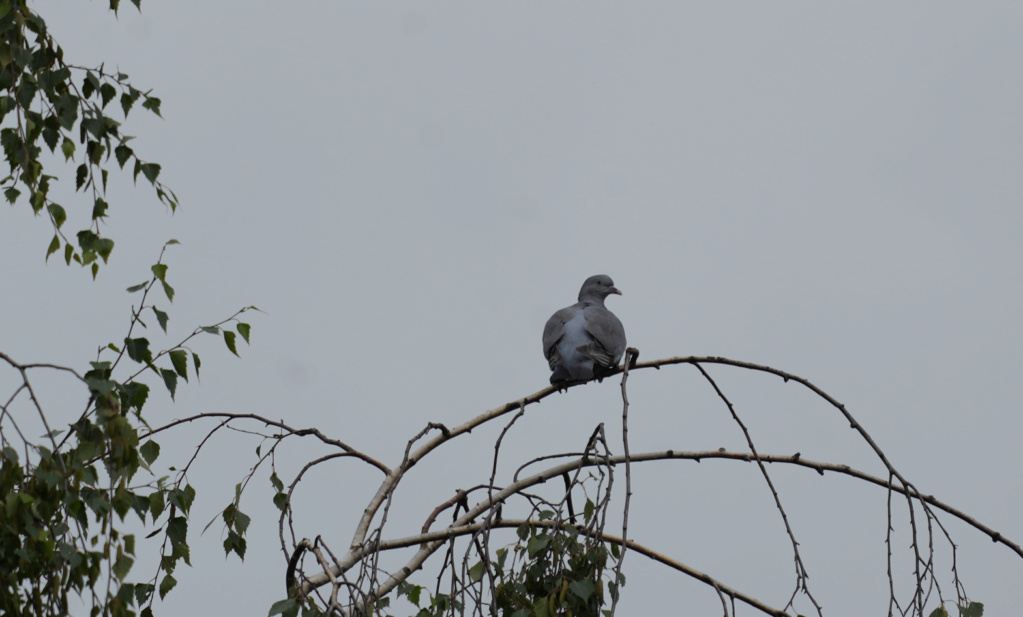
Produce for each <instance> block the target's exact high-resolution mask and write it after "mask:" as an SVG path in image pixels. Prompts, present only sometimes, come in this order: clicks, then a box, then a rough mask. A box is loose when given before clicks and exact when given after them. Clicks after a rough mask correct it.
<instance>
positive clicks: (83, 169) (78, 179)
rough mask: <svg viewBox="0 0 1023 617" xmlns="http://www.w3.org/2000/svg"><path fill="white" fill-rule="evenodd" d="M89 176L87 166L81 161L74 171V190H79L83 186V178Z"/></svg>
mask: <svg viewBox="0 0 1023 617" xmlns="http://www.w3.org/2000/svg"><path fill="white" fill-rule="evenodd" d="M88 177H89V166H88V165H86V164H85V163H82V164H81V165H79V166H78V170H77V171H76V172H75V190H76V191H78V190H81V188H82V187H83V186H85V180H86V179H87V178H88Z"/></svg>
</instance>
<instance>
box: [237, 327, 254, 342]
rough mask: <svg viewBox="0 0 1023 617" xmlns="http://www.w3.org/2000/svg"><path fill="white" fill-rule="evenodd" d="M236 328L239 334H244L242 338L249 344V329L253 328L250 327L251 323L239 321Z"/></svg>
mask: <svg viewBox="0 0 1023 617" xmlns="http://www.w3.org/2000/svg"><path fill="white" fill-rule="evenodd" d="M235 329H236V330H238V334H241V335H242V338H243V339H245V344H246V345H248V344H249V330H251V328H250V327H249V324H247V323H242V322H238V325H237V326H236V328H235Z"/></svg>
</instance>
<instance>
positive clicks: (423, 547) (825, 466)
mask: <svg viewBox="0 0 1023 617" xmlns="http://www.w3.org/2000/svg"><path fill="white" fill-rule="evenodd" d="M629 458H630V460H631V462H633V463H638V462H647V461H657V460H675V459H677V460H689V459H691V460H695V461H700V460H702V459H714V458H719V459H725V460H738V461H743V462H753V461H754V460H755V459H754V457H753V455H752V454H749V453H747V452H728V451H722V450H712V451H702V452H676V451H674V450H664V451H659V452H646V453H642V454H632V455H631V456H630V457H629ZM759 459H760V460H761V461H763V462H768V463H780V464H789V465H796V466H799V467H805V468H808V469H813V470H814V471H817V472H818V473H819V474H821V475H824V472H825V471H832V472H835V473H841V474H844V475H849V476H852V477H855V478H858V479H860V480H865V481H867V482H869V483H871V484H875V485H877V486H879V487H882V488H885V489H887V490H891V491H894V492H896V493H900V494H902V495H905V496H907V497H908V498H910V499H915V500H917V501H920V502H923V503H927V504H929V505H932V506H934V507H936V508H939V509H941V510H944V511H945V512H947V513H949V514H951V515H952V516H955V517H956V518H959V519H960V520H962V521H963V522H965V523H967V524H968V525H970V526H972V527H974V528H975V529H978V530H980V531H982V532H983V533H985V534H987V535H988V536H990V537H991V539H992V540H993V541H995V542H998V543H1001V544H1004V545H1005V546H1008V547H1009V548H1010V549H1012V550H1013V551H1014V552H1016V553H1017V554H1018V555H1019V556H1020V557H1023V549H1021V548H1020V546H1019V545H1018V544H1015V543H1013V542H1011V541H1009V540H1008V539H1006V538H1004V537H1003V536H1002V535H1001V534H1000V533H998V532H995V531H994V530H992V529H990V528H989V527H987V526H985V525H983V524H981V523H980V522H978V521H977V520H976V519H973V518H972V517H970V516H967V515H966V514H964V513H962V512H961V511H959V510H957V509H956V508H953V507H952V506H949V505H947V504H944V503H942V502H940V501H938V500H937V499H935V498H934V497H933V496H931V495H928V496H924V495H920V494H919V493H917V492H916V491H915V490H912V489H910V488H908V487H905V486H901V485H896V484H892V483H890V482H887V481H885V480H883V479H881V478H878V477H876V476H872V475H870V474H867V473H864V472H862V471H859V470H856V469H853V468H852V467H849V466H848V465H840V464H833V463H824V462H819V461H812V460H807V459H803V458H801V457H800V455H799V454H795V455H772V454H760V455H759ZM624 462H625V457H624V456H614V457H610V458H609V459H606V460H605V459H603V458H601V459H598V458H594V457H584V458H581V459H577V460H574V461H570V462H567V463H563V464H561V465H556V466H554V467H551V468H549V469H546V470H544V471H542V472H539V473H537V474H534V475H532V476H529V477H528V478H523V479H522V480H519V481H518V482H515V483H513V484H511V485H509V486H507V487H505V488H504V489H502V490H500V491H498V492H496V493H494V494H493V496H491V497H488V498H487V499H486V500H484V501H483V502H481V503H478V504H476V506H474V507H473V508H471V509H469V510H468V511H467V512H466V513H465V514H464V515H462V516H461V517H459V518H458V519H457V520H456V521H454V522H453V523H452V525H451V526H450V527H449V528H448V529H446V530H439V531H435V532H430V533H429V534H420V535H417V536H413V537H410V538H402V539H400V540H392V541H381V542H379V543H378V544H374V545H373V546H365V545H361V546H358V547H354V548H352V549H350V550H349V551H348V553H347V554H345V555H344V557H342V558H341V559H340V560H339V561H338V564H337V566H336V567H335V571H334V572H333V574H335V575H337V574H340V573H341V572H342V571H346V570H348V569H350V568H352V567H353V566H355V565H356V564H357V563H359V561H361V560H362V559H363V557H365V556H367V555H368V554H370V553H372V552H376V551H379V550H387V549H391V548H399V547H402V546H411V545H414V544H418V545H420V548H419V550H418V551H417V552H416V553H415V554H414V555H413V556H412V557H411V558H410V559H409V560H408V561H407V562H406V564H405V566H404V567H402V568H401V569H400V570H399V571H398V572H396V573H395V574H392V575H391V576H390V577H388V579H387V580H385V581H384V582H383V583H382V584H381V585H380V586H379V587H378V588H377V589H376V590H374V591H373V592H371V593H370V594H367V597H368V598H371V599H374V598H379V597H383V596H384V595H386V594H388V593H390V591H391V590H393V589H394V588H395V587H396V586H397V585H398V583H400V582H402V581H404V580H406V579H407V578H408V576H410V575H411V574H412V573H413V572H415V571H416V570H418V569H419V568H420V567H422V565H423V563H424V562H425V561H426V559H427V558H428V557H429V556H430V555H431V554H433V553H434V552H436V551H437V550H438V549H439V548H440V547H441V546H442V545H443V544H444V542H445V540H446V539H447V538H448V537H449V536H448V534H449V533H450V530H451V529H458V528H460V527H463V526H466V525H470V524H471V523H472V522H473V521H474V520H475V519H476V518H478V517H479V516H480V515H481V514H483V513H484V512H486V511H487V510H489V509H490V508H492V507H495V506H497V505H498V504H500V503H503V501H504V500H505V499H507V498H509V497H511V496H512V495H515V494H517V493H519V492H521V491H522V490H523V489H525V488H528V487H530V486H533V485H536V484H542V483H544V482H546V481H547V480H549V479H551V478H555V477H557V476H560V475H561V474H563V473H566V472H569V471H572V470H574V469H577V468H581V467H589V466H596V465H606V464H608V463H610V464H612V465H616V464H622V463H624ZM424 538H435V539H432V540H424ZM328 582H329V578H328V576H327V575H326V574H318V575H316V576H312V577H310V578H308V579H307V580H306V582H305V583H303V584H302V585H301V588H300V593H302V594H308V593H309V592H310V591H311V590H312V589H314V588H316V587H319V586H321V585H324V584H326V583H328ZM779 614H782V615H784V614H785V613H779Z"/></svg>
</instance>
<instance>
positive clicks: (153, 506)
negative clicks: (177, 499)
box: [149, 491, 164, 522]
mask: <svg viewBox="0 0 1023 617" xmlns="http://www.w3.org/2000/svg"><path fill="white" fill-rule="evenodd" d="M163 508H164V502H163V491H156V492H155V493H153V494H151V495H150V496H149V511H150V512H152V513H153V521H154V522H155V521H156V519H157V518H158V517H159V516H160V514H162V513H163Z"/></svg>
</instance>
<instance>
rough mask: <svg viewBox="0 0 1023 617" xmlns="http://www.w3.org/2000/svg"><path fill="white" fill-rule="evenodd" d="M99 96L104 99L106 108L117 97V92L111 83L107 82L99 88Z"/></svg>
mask: <svg viewBox="0 0 1023 617" xmlns="http://www.w3.org/2000/svg"><path fill="white" fill-rule="evenodd" d="M99 94H100V96H101V97H103V107H106V106H107V103H109V102H110V101H112V100H113V98H114V97H115V96H117V90H116V89H115V88H114V87H113V86H112V85H110V83H109V82H107V83H104V84H103V85H102V86H100V87H99Z"/></svg>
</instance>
